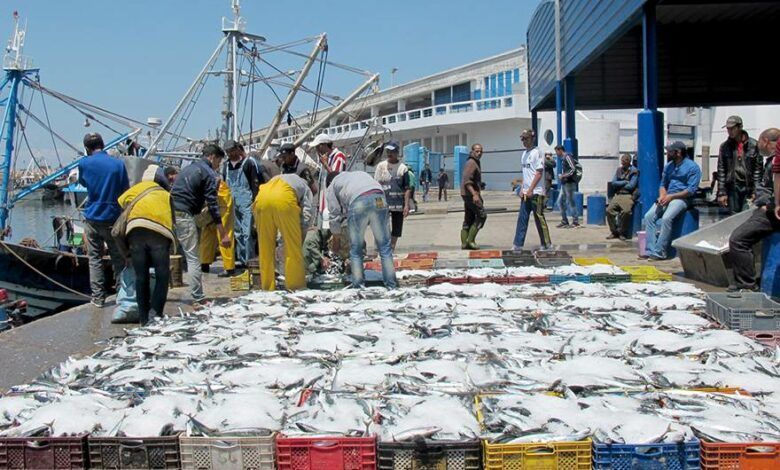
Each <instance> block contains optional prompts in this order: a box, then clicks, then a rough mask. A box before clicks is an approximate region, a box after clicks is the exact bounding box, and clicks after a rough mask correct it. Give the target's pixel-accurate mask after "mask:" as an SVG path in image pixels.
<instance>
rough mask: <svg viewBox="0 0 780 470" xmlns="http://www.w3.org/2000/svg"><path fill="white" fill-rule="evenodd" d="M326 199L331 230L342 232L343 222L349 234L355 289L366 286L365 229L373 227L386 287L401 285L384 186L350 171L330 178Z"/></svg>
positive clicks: (363, 173) (359, 172) (353, 285)
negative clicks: (394, 263)
mask: <svg viewBox="0 0 780 470" xmlns="http://www.w3.org/2000/svg"><path fill="white" fill-rule="evenodd" d="M327 186H328V189H327V193H326V198H327V201H328V209H330V230H331V231H332V232H334V233H339V232H340V231H341V227H342V226H343V225H344V222H345V221H346V222H347V231H348V232H349V243H350V248H349V259H350V264H351V265H352V287H356V288H359V287H363V286H364V285H365V282H364V279H363V249H364V245H365V233H366V228H367V227H368V226H369V225H370V226H371V232H372V233H373V234H374V241H375V242H376V249H377V251H378V252H379V258H380V259H381V262H382V279H383V280H384V283H385V287H387V288H388V289H394V288H395V287H397V286H398V283H397V282H396V280H395V269H394V268H393V250H392V248H391V246H390V231H389V230H388V229H387V219H388V208H387V202H386V201H385V194H384V190H383V189H382V186H380V185H379V183H377V182H376V180H374V178H372V177H371V175H369V174H368V173H366V172H363V171H347V172H343V173H339V174H338V175H333V174H331V175H329V176H328V180H327Z"/></svg>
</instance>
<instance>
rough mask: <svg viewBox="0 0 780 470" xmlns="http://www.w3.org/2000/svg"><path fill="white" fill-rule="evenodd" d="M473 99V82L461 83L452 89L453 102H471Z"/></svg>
mask: <svg viewBox="0 0 780 470" xmlns="http://www.w3.org/2000/svg"><path fill="white" fill-rule="evenodd" d="M470 99H471V82H466V83H461V84H459V85H455V86H453V87H452V102H453V103H458V102H460V101H469V100H470Z"/></svg>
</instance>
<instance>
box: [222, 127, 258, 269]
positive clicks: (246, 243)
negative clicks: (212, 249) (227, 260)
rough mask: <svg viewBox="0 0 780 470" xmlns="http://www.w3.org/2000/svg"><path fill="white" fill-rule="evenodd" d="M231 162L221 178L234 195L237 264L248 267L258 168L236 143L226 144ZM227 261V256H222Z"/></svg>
mask: <svg viewBox="0 0 780 470" xmlns="http://www.w3.org/2000/svg"><path fill="white" fill-rule="evenodd" d="M225 153H227V157H228V161H227V165H225V169H224V172H223V174H222V178H223V180H224V181H225V182H226V183H227V186H229V188H230V189H229V192H231V193H232V194H233V212H234V214H235V216H234V219H233V220H234V224H235V245H236V250H235V252H236V254H235V259H236V261H237V262H238V263H239V264H241V265H242V266H244V267H246V266H247V264H248V263H249V260H250V259H252V258H254V256H255V253H254V251H255V250H254V247H253V244H252V242H251V239H252V201H253V196H252V194H253V191H252V182H253V181H256V180H257V179H258V176H257V174H258V170H259V169H258V166H257V163H256V162H255V160H254V159H251V158H247V156H246V154H245V153H244V146H243V145H241V144H240V143H238V142H236V141H235V140H229V141H228V142H227V144H225ZM223 259H224V256H223Z"/></svg>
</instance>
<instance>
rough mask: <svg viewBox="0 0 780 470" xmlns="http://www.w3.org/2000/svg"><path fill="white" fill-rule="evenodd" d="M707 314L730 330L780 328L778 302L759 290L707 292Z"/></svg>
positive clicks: (779, 307) (779, 306) (772, 329)
mask: <svg viewBox="0 0 780 470" xmlns="http://www.w3.org/2000/svg"><path fill="white" fill-rule="evenodd" d="M707 314H708V315H709V316H710V317H712V318H714V319H715V320H717V321H718V322H719V323H721V324H723V325H725V326H726V327H727V328H731V329H732V330H739V331H749V330H754V331H764V330H769V331H777V330H780V304H778V303H777V302H775V301H773V300H772V299H770V298H769V296H767V295H766V294H762V293H760V292H741V293H740V292H734V293H727V292H717V293H711V294H707Z"/></svg>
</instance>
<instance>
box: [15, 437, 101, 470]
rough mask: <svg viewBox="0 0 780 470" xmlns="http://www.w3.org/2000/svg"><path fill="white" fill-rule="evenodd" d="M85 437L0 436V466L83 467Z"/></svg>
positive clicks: (54, 469) (67, 469) (50, 469)
mask: <svg viewBox="0 0 780 470" xmlns="http://www.w3.org/2000/svg"><path fill="white" fill-rule="evenodd" d="M87 463H88V454H87V436H86V435H82V436H74V437H38V438H35V437H3V438H0V469H3V470H5V469H8V470H11V469H14V470H15V469H26V468H32V469H44V468H45V469H48V470H73V469H84V468H87Z"/></svg>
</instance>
